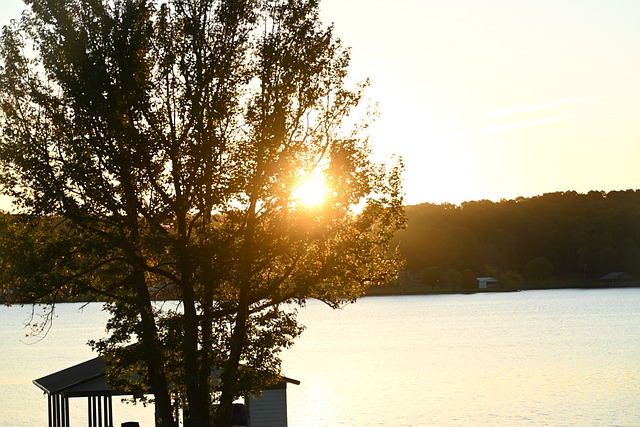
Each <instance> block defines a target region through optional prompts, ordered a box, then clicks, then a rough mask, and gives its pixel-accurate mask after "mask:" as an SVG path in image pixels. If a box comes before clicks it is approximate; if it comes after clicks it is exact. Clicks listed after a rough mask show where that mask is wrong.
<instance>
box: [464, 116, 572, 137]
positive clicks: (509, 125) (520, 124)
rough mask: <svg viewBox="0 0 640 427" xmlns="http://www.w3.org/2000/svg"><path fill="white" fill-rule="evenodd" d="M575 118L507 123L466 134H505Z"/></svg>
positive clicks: (557, 117) (562, 117)
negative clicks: (513, 130) (505, 132)
mask: <svg viewBox="0 0 640 427" xmlns="http://www.w3.org/2000/svg"><path fill="white" fill-rule="evenodd" d="M573 118H575V115H573V114H565V115H562V116H553V117H543V118H541V119H534V120H526V121H522V122H515V123H507V124H504V125H495V126H489V127H485V128H482V129H478V130H475V131H471V132H468V133H466V135H467V136H470V135H483V134H488V133H496V132H504V131H508V130H511V129H517V128H523V127H529V126H540V125H546V124H550V123H557V122H562V121H565V120H570V119H573Z"/></svg>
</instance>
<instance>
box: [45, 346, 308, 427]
mask: <svg viewBox="0 0 640 427" xmlns="http://www.w3.org/2000/svg"><path fill="white" fill-rule="evenodd" d="M33 383H34V384H35V385H36V386H38V387H39V388H40V389H41V390H42V391H44V392H45V394H46V395H47V398H48V414H49V427H72V426H70V419H69V418H70V417H69V399H72V398H86V399H87V420H88V423H87V426H88V427H117V426H116V425H115V424H114V419H113V402H112V398H113V396H126V395H129V393H125V392H121V391H118V390H114V389H112V388H111V387H110V386H109V385H108V384H107V381H106V376H105V368H104V359H103V358H102V357H96V358H94V359H91V360H87V361H86V362H83V363H80V364H77V365H75V366H71V367H69V368H66V369H63V370H61V371H58V372H54V373H52V374H50V375H47V376H45V377H42V378H38V379H37V380H34V381H33ZM287 384H296V385H298V384H300V381H298V380H294V379H291V378H286V377H282V381H281V382H280V383H279V384H278V385H277V386H275V387H273V388H271V389H268V390H265V391H264V392H263V393H262V395H261V396H260V397H257V398H256V397H252V396H246V397H245V399H244V402H245V403H244V408H243V411H239V412H240V413H244V414H246V416H244V418H246V420H243V421H242V423H241V424H239V425H245V426H247V427H286V426H287ZM135 424H136V423H133V424H129V425H135ZM73 427H75V426H73ZM78 427H79V426H78Z"/></svg>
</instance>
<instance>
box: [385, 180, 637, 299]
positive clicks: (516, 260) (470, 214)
mask: <svg viewBox="0 0 640 427" xmlns="http://www.w3.org/2000/svg"><path fill="white" fill-rule="evenodd" d="M406 215H407V221H408V222H407V228H406V229H405V230H401V231H399V232H398V233H397V234H396V236H395V244H396V245H398V246H399V248H400V251H401V254H402V255H403V257H404V258H405V259H406V266H405V271H404V272H403V274H402V275H401V276H400V278H399V279H398V283H400V284H405V285H406V284H407V283H413V284H419V285H423V286H424V285H426V286H428V287H430V289H431V290H433V291H437V290H438V289H442V290H453V291H456V290H462V291H464V290H472V289H477V288H478V282H477V280H476V278H477V277H479V276H492V277H496V278H498V279H499V284H500V286H499V287H500V288H502V289H523V288H536V287H547V286H545V284H555V285H552V286H549V287H562V284H565V285H569V286H581V285H584V286H606V285H607V284H606V283H603V281H602V280H601V278H602V277H603V276H605V275H607V274H609V273H612V272H624V273H625V274H624V275H619V279H621V280H624V282H621V285H626V286H629V285H637V282H636V281H635V278H636V277H640V190H627V191H611V192H602V191H590V192H589V193H586V194H580V193H577V192H575V191H567V192H557V193H547V194H544V195H541V196H536V197H531V198H524V197H519V198H517V199H515V200H502V201H500V202H491V201H488V200H481V201H472V202H465V203H462V204H461V205H459V206H458V205H453V204H430V203H423V204H420V205H414V206H407V208H406ZM608 285H613V283H609V284H608Z"/></svg>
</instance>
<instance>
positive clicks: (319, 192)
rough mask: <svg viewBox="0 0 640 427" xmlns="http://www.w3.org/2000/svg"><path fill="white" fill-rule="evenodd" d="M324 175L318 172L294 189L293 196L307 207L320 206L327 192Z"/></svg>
mask: <svg viewBox="0 0 640 427" xmlns="http://www.w3.org/2000/svg"><path fill="white" fill-rule="evenodd" d="M326 190H327V189H326V186H325V182H324V175H322V173H320V172H317V173H314V174H313V175H311V176H310V177H309V178H308V179H307V180H306V181H303V182H302V183H301V184H300V186H299V187H298V188H296V189H295V190H294V191H293V198H294V200H296V201H299V202H300V203H301V204H302V205H304V206H307V207H316V206H320V205H321V204H322V202H323V201H324V196H325V192H326Z"/></svg>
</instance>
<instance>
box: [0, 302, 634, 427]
mask: <svg viewBox="0 0 640 427" xmlns="http://www.w3.org/2000/svg"><path fill="white" fill-rule="evenodd" d="M79 308H80V305H78V304H63V305H60V307H59V311H58V313H59V316H58V318H57V319H56V320H55V322H54V326H53V329H52V330H51V332H50V335H49V336H48V337H46V338H45V339H43V340H42V341H40V342H36V343H34V342H33V340H32V339H27V338H24V334H25V332H26V331H25V330H24V329H23V326H22V325H23V321H24V320H25V319H26V317H27V314H28V312H29V309H28V308H27V307H25V308H20V307H10V308H7V307H0V360H2V364H1V365H0V427H10V426H11V427H14V426H24V427H33V426H45V425H46V410H47V409H46V408H47V406H46V398H45V396H43V394H42V393H41V392H40V390H39V389H38V388H37V387H36V386H34V385H33V384H32V383H31V381H32V380H33V379H35V378H39V377H40V376H43V375H46V374H49V373H51V372H55V371H57V370H59V369H62V368H65V367H68V366H71V365H73V364H76V363H79V362H82V361H84V360H87V359H89V358H91V357H93V355H92V354H91V352H90V350H89V349H88V347H86V346H85V345H84V343H85V342H86V341H87V340H88V339H90V338H96V337H99V336H101V335H103V334H104V325H105V322H106V318H107V317H106V314H104V313H102V312H101V311H100V305H98V304H91V305H89V306H88V307H86V308H84V310H83V311H80V310H79ZM300 320H301V321H302V322H303V323H304V324H305V325H306V326H307V330H306V331H305V333H304V334H303V335H302V337H301V339H299V341H298V342H297V344H296V346H295V347H294V348H293V349H291V350H288V351H287V352H285V353H284V355H283V360H284V364H283V371H284V374H285V375H287V376H289V377H291V378H295V379H298V380H300V381H301V384H300V385H298V386H296V385H290V386H289V388H288V393H289V401H288V412H289V426H291V427H301V426H302V427H305V426H307V427H328V426H341V425H342V426H372V425H381V426H394V427H397V426H559V425H562V426H614V425H617V426H638V425H640V399H638V398H637V396H638V390H640V345H638V343H639V342H640V289H606V290H558V291H532V292H518V293H496V294H476V295H441V296H412V297H368V298H363V299H361V300H359V301H358V302H357V303H356V304H354V305H350V306H348V307H346V308H345V309H343V310H338V311H333V310H331V309H330V308H328V307H326V306H324V305H323V304H322V303H319V302H317V301H312V302H310V303H309V305H308V306H307V307H305V308H303V309H302V310H301V311H300ZM83 404H84V402H82V403H81V404H79V405H78V406H79V407H78V408H77V409H76V408H75V407H72V411H73V412H72V416H74V417H75V418H72V425H73V426H82V425H84V424H86V421H85V417H86V408H84V407H83V406H82V405H83ZM114 407H116V408H115V409H116V414H115V421H116V425H120V423H121V422H124V421H129V420H137V421H141V425H142V426H143V427H151V421H150V417H149V416H148V414H149V410H148V409H147V411H146V412H147V418H144V417H143V416H142V415H137V412H135V411H133V412H132V411H130V410H129V408H127V407H124V408H123V405H122V404H121V403H120V402H119V401H118V400H117V399H114ZM133 417H135V418H133ZM140 417H142V418H140ZM74 420H75V421H74Z"/></svg>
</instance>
